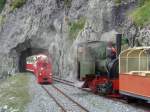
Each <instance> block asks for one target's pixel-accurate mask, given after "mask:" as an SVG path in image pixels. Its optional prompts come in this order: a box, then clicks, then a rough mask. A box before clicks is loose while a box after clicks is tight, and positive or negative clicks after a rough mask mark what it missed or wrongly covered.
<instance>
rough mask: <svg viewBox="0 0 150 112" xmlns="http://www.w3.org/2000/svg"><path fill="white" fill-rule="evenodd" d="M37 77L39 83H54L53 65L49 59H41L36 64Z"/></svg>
mask: <svg viewBox="0 0 150 112" xmlns="http://www.w3.org/2000/svg"><path fill="white" fill-rule="evenodd" d="M36 68H37V69H36V70H35V75H36V77H37V82H38V83H40V84H41V83H52V65H51V63H50V61H48V60H47V59H42V58H39V59H38V60H37V63H36Z"/></svg>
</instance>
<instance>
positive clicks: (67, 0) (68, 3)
mask: <svg viewBox="0 0 150 112" xmlns="http://www.w3.org/2000/svg"><path fill="white" fill-rule="evenodd" d="M71 2H72V0H64V4H65V7H67V8H70V7H71Z"/></svg>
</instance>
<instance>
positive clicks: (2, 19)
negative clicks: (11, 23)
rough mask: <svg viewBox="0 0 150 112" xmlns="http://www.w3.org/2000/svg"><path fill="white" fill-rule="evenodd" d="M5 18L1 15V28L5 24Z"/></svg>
mask: <svg viewBox="0 0 150 112" xmlns="http://www.w3.org/2000/svg"><path fill="white" fill-rule="evenodd" d="M4 21H5V16H2V15H0V26H1V25H2V24H3V23H4Z"/></svg>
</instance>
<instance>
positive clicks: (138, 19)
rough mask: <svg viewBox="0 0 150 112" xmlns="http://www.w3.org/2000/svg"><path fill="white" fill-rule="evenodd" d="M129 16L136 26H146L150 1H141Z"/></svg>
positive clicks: (149, 19) (149, 21) (149, 14)
mask: <svg viewBox="0 0 150 112" xmlns="http://www.w3.org/2000/svg"><path fill="white" fill-rule="evenodd" d="M129 16H130V17H131V19H132V20H133V22H134V23H135V24H136V25H137V26H145V25H148V24H149V23H150V1H149V0H142V1H141V3H140V6H139V7H138V8H137V9H135V10H134V11H133V12H132V13H131V14H130V15H129Z"/></svg>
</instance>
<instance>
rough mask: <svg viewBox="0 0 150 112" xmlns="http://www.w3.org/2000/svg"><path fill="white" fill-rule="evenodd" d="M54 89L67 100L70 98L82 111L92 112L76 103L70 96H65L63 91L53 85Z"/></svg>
mask: <svg viewBox="0 0 150 112" xmlns="http://www.w3.org/2000/svg"><path fill="white" fill-rule="evenodd" d="M52 87H53V88H55V89H56V90H57V91H58V92H60V93H61V94H62V95H64V96H65V97H66V98H68V99H69V100H70V101H72V102H73V103H75V104H76V105H77V106H78V107H80V108H81V109H82V110H84V111H85V112H90V111H89V110H87V109H86V108H85V107H83V106H82V105H81V104H79V103H78V102H76V101H75V100H73V99H72V98H71V97H70V96H68V95H67V94H65V93H64V92H63V91H62V90H60V89H59V88H58V87H56V86H55V85H52Z"/></svg>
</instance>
